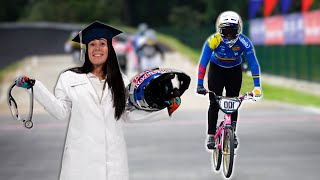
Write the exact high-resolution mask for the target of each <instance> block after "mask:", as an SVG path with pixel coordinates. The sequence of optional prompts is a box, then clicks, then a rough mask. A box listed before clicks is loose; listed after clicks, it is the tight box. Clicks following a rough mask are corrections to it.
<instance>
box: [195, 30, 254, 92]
mask: <svg viewBox="0 0 320 180" xmlns="http://www.w3.org/2000/svg"><path fill="white" fill-rule="evenodd" d="M242 54H244V55H245V56H246V59H247V61H248V64H249V66H250V69H251V74H252V78H253V83H254V86H255V87H260V66H259V63H258V60H257V58H256V56H255V52H254V48H253V45H252V43H251V42H250V40H249V39H248V38H247V37H246V36H245V35H243V34H240V35H239V39H238V40H237V41H236V43H235V44H234V45H233V46H232V47H229V46H228V45H227V44H225V43H224V42H223V41H222V38H221V36H220V34H219V33H215V34H213V35H211V36H210V37H209V38H208V40H207V41H206V43H205V44H204V47H203V50H202V54H201V57H200V63H199V68H198V84H203V79H204V76H205V74H206V68H207V65H208V63H209V61H211V62H213V63H215V64H217V65H218V66H221V67H224V68H231V67H234V66H237V65H240V64H241V62H242V57H241V55H242Z"/></svg>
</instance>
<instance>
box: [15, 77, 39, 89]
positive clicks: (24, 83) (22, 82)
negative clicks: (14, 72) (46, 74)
mask: <svg viewBox="0 0 320 180" xmlns="http://www.w3.org/2000/svg"><path fill="white" fill-rule="evenodd" d="M35 82H36V80H34V79H30V78H28V77H27V76H19V77H17V78H16V80H15V83H16V86H18V87H22V88H26V89H29V88H31V87H33V85H34V83H35Z"/></svg>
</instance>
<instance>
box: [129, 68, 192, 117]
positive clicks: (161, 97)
mask: <svg viewBox="0 0 320 180" xmlns="http://www.w3.org/2000/svg"><path fill="white" fill-rule="evenodd" d="M190 80H191V79H190V77H189V76H188V75H186V74H185V73H183V72H181V71H178V70H174V69H159V68H156V69H152V70H146V71H143V72H142V73H140V74H138V75H136V76H135V77H134V78H133V79H132V80H131V82H130V84H129V87H128V88H129V103H130V104H132V105H133V106H135V107H136V108H138V109H143V110H147V111H158V110H161V109H164V108H165V107H166V104H165V101H167V100H169V99H171V98H173V97H180V96H181V95H182V94H183V93H184V92H185V91H186V90H187V89H188V87H189V84H190ZM174 81H176V82H174Z"/></svg>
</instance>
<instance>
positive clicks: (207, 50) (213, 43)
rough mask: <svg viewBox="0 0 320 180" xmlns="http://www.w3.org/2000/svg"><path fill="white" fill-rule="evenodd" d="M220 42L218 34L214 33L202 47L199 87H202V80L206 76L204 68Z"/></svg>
mask: <svg viewBox="0 0 320 180" xmlns="http://www.w3.org/2000/svg"><path fill="white" fill-rule="evenodd" d="M220 41H221V39H220V34H219V33H215V34H213V35H211V36H210V37H209V38H208V40H207V41H206V43H205V44H204V46H203V49H202V53H201V57H200V62H199V68H198V84H200V85H203V79H204V76H205V74H206V68H207V65H208V63H209V61H210V58H211V54H212V53H213V50H214V49H215V48H216V47H218V45H219V44H220Z"/></svg>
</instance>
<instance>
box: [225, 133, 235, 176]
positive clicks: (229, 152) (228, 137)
mask: <svg viewBox="0 0 320 180" xmlns="http://www.w3.org/2000/svg"><path fill="white" fill-rule="evenodd" d="M233 160H234V134H233V130H232V129H230V128H226V129H225V136H224V142H223V173H224V175H225V177H226V178H229V177H230V176H231V173H232V168H233Z"/></svg>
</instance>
